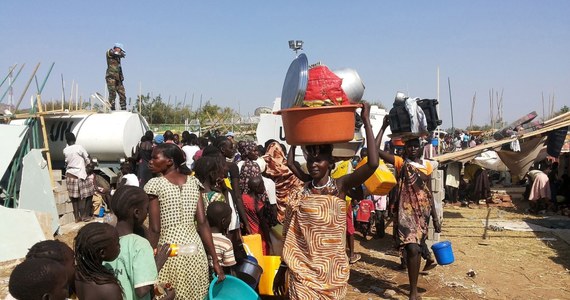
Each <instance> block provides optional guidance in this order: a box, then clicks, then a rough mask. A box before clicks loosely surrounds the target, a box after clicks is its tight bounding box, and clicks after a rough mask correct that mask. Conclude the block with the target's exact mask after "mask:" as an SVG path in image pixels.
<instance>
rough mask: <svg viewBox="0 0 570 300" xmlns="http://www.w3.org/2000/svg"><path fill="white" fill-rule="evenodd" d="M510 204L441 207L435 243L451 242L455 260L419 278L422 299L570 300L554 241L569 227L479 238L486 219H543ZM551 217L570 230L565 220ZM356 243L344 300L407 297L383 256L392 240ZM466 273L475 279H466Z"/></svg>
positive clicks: (565, 267)
mask: <svg viewBox="0 0 570 300" xmlns="http://www.w3.org/2000/svg"><path fill="white" fill-rule="evenodd" d="M514 201H515V202H514V204H515V207H514V208H502V207H490V208H487V207H486V205H483V206H480V207H474V208H466V207H465V208H464V207H456V206H451V207H450V206H447V207H445V209H444V219H445V220H444V226H443V232H442V236H441V239H442V240H450V241H451V242H452V245H453V251H454V255H455V262H454V263H453V264H451V265H448V266H438V267H436V268H435V269H433V270H431V271H430V272H429V274H428V275H420V279H419V283H418V286H419V288H420V292H421V293H422V297H423V299H570V270H569V269H570V244H569V242H567V241H568V239H567V241H564V240H563V239H562V238H561V237H560V236H563V235H564V234H565V235H566V236H568V233H569V232H570V229H566V230H558V231H557V232H521V231H511V230H502V231H492V230H488V231H487V236H488V238H487V239H483V235H484V234H485V223H484V221H485V220H487V219H489V220H490V221H491V222H492V221H494V220H502V221H521V220H531V221H532V220H535V222H536V221H540V220H541V219H544V217H536V216H530V215H528V214H525V213H524V209H525V208H526V207H527V205H526V203H523V202H522V200H519V199H515V200H514ZM556 218H557V219H559V221H558V224H559V225H560V224H562V225H563V226H565V227H566V228H570V218H567V217H561V216H558V217H556ZM387 232H391V228H389V229H387ZM357 235H358V233H357ZM357 240H358V242H357V243H356V244H357V246H356V251H357V252H359V253H361V254H362V260H361V261H360V262H358V263H356V264H355V265H353V268H352V271H351V278H350V281H349V283H350V287H349V295H348V299H407V297H406V295H407V291H408V284H407V283H408V278H407V273H405V272H402V271H397V270H396V269H397V265H398V263H399V258H398V257H396V256H393V255H387V254H386V253H390V250H391V249H392V248H391V245H392V243H391V242H392V236H391V235H388V234H387V235H386V237H385V238H384V239H379V240H370V241H364V240H363V239H362V238H361V236H358V238H357ZM387 251H388V252H387ZM469 270H474V271H475V273H476V275H475V276H474V277H470V276H468V275H467V272H468V271H469Z"/></svg>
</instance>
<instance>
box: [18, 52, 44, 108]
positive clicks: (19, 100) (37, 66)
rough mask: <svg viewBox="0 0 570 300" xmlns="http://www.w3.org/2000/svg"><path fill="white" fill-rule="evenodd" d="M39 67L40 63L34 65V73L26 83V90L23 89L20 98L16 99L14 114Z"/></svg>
mask: <svg viewBox="0 0 570 300" xmlns="http://www.w3.org/2000/svg"><path fill="white" fill-rule="evenodd" d="M40 65H41V63H38V64H37V65H36V68H35V69H34V72H33V73H32V76H31V77H30V80H28V83H27V84H26V88H25V89H24V92H23V93H22V96H20V99H18V104H16V107H15V108H14V113H16V111H18V107H20V103H22V99H24V95H26V92H27V91H28V88H29V87H30V83H32V79H34V76H36V72H37V71H38V69H39V68H40Z"/></svg>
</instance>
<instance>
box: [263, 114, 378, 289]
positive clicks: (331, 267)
mask: <svg viewBox="0 0 570 300" xmlns="http://www.w3.org/2000/svg"><path fill="white" fill-rule="evenodd" d="M369 112H370V105H369V104H365V105H364V107H363V108H362V112H361V116H362V121H363V123H364V129H365V132H366V141H367V145H368V149H369V150H368V152H369V153H368V154H369V160H368V162H367V163H366V164H365V165H363V166H362V167H360V168H358V169H357V170H355V171H354V172H353V173H351V174H347V175H345V176H342V177H340V178H337V179H332V178H331V176H330V174H331V169H332V167H333V166H334V158H333V155H332V151H333V145H332V144H326V145H308V146H306V152H307V168H308V170H309V175H310V176H311V178H312V180H310V181H309V182H307V183H306V184H305V186H304V187H303V188H302V189H301V190H300V191H290V193H292V194H293V195H292V196H291V197H290V198H289V202H288V203H287V209H286V212H285V220H284V224H283V240H284V245H283V255H282V256H281V261H282V264H281V265H280V267H279V270H278V271H277V274H276V275H275V279H274V281H273V292H274V293H275V294H276V295H284V294H285V292H286V291H285V275H286V273H288V274H289V276H288V278H289V281H288V283H289V296H290V298H291V299H343V298H344V297H345V296H346V292H347V287H348V277H349V275H350V267H349V261H348V256H347V255H346V252H345V246H346V244H345V238H346V217H347V213H348V212H347V207H346V201H345V200H344V199H345V196H346V193H347V192H348V190H350V189H351V188H353V187H356V186H359V185H361V184H362V183H363V182H364V181H365V180H366V179H368V178H369V177H370V176H371V175H372V174H373V173H374V171H375V170H376V168H378V153H377V150H376V149H378V148H377V147H375V144H374V135H373V133H372V126H371V124H370V116H369ZM289 151H295V147H291V149H290V150H289ZM315 224H318V226H316V225H315ZM323 235H326V237H327V239H326V241H325V240H322V241H323V243H320V242H317V240H319V241H321V239H320V238H321V237H322V236H323ZM333 262H334V263H333ZM307 266H310V268H307Z"/></svg>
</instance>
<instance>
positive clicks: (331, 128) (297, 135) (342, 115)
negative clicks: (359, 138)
mask: <svg viewBox="0 0 570 300" xmlns="http://www.w3.org/2000/svg"><path fill="white" fill-rule="evenodd" d="M357 107H359V105H356V104H351V105H337V106H322V107H293V108H288V109H283V110H280V111H278V112H277V114H280V115H281V118H282V119H283V129H284V131H285V140H286V141H287V144H289V145H317V144H333V143H344V142H348V141H350V140H352V139H353V138H354V112H355V111H356V108H357Z"/></svg>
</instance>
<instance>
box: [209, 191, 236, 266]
mask: <svg viewBox="0 0 570 300" xmlns="http://www.w3.org/2000/svg"><path fill="white" fill-rule="evenodd" d="M206 217H207V218H208V223H209V224H210V230H211V231H212V239H213V240H214V247H215V248H216V255H217V256H218V261H219V262H220V265H221V266H222V267H223V268H224V273H227V274H230V272H231V267H232V266H234V265H235V264H236V260H235V257H234V249H233V245H232V241H230V239H228V238H227V237H226V235H227V234H228V227H229V226H230V221H231V218H232V209H231V208H230V206H229V204H227V203H225V202H220V201H215V202H212V203H210V205H208V209H207V210H206Z"/></svg>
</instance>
